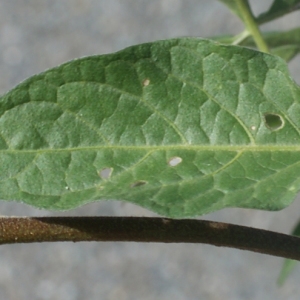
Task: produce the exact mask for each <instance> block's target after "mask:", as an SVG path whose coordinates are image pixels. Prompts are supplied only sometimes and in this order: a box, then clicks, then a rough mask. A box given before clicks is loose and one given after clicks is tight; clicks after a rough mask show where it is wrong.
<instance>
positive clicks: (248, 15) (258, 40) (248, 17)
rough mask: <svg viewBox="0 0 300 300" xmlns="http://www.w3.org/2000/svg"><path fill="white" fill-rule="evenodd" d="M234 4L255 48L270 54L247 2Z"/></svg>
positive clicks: (236, 0) (240, 0) (237, 1)
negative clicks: (251, 37)
mask: <svg viewBox="0 0 300 300" xmlns="http://www.w3.org/2000/svg"><path fill="white" fill-rule="evenodd" d="M235 2H236V5H237V7H238V9H239V11H240V14H241V16H242V18H243V21H244V23H245V26H246V28H247V30H248V31H249V32H250V34H251V35H252V36H253V39H254V41H255V44H256V46H257V48H258V49H259V50H260V51H262V52H266V53H270V51H269V48H268V45H267V44H266V42H265V40H264V38H263V36H262V34H261V32H260V30H259V27H258V25H257V22H256V20H255V17H254V16H253V14H252V11H251V8H250V5H249V3H248V1H247V0H235Z"/></svg>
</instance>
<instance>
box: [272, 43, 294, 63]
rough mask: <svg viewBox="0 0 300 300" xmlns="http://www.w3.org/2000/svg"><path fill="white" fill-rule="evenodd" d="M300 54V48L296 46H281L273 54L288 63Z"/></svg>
mask: <svg viewBox="0 0 300 300" xmlns="http://www.w3.org/2000/svg"><path fill="white" fill-rule="evenodd" d="M299 53H300V46H295V45H286V46H280V47H276V48H273V49H272V54H274V55H278V56H280V57H281V58H283V59H284V60H285V61H287V62H288V61H290V60H292V59H293V58H294V57H295V56H297V55H298V54H299Z"/></svg>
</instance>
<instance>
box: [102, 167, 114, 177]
mask: <svg viewBox="0 0 300 300" xmlns="http://www.w3.org/2000/svg"><path fill="white" fill-rule="evenodd" d="M112 171H113V168H104V169H102V170H101V171H100V172H99V176H100V177H101V178H102V179H108V178H109V177H110V176H111V173H112Z"/></svg>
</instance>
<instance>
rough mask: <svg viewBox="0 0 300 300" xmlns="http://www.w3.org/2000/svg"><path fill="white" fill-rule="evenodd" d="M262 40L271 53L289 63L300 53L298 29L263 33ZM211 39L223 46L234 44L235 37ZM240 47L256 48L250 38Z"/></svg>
mask: <svg viewBox="0 0 300 300" xmlns="http://www.w3.org/2000/svg"><path fill="white" fill-rule="evenodd" d="M263 38H264V40H265V41H266V43H267V44H268V46H269V47H270V48H271V50H272V53H273V54H275V55H278V56H280V57H281V58H283V59H284V60H285V61H290V60H291V59H292V58H294V57H295V56H296V55H297V54H299V52H300V28H295V29H292V30H288V31H284V32H280V31H275V32H264V33H263ZM213 39H214V40H216V41H219V42H221V43H225V44H231V43H234V42H235V37H234V36H230V35H227V36H219V37H214V38H213ZM240 45H242V46H247V47H253V48H255V47H256V45H255V43H254V41H253V38H252V37H248V38H246V39H245V40H243V41H242V42H241V43H240Z"/></svg>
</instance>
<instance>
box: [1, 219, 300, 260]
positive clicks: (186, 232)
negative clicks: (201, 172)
mask: <svg viewBox="0 0 300 300" xmlns="http://www.w3.org/2000/svg"><path fill="white" fill-rule="evenodd" d="M58 241H73V242H80V241H101V242H106V241H118V242H125V241H127V242H129V241H130V242H160V243H205V244H211V245H215V246H224V247H232V248H238V249H242V250H249V251H254V252H260V253H264V254H270V255H274V256H281V257H286V258H291V259H296V260H300V238H297V237H294V236H289V235H285V234H281V233H276V232H272V231H267V230H262V229H255V228H251V227H245V226H238V225H233V224H226V223H219V222H212V221H203V220H191V219H183V220H176V219H166V218H144V217H39V218H28V217H4V218H0V244H13V243H34V242H58Z"/></svg>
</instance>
